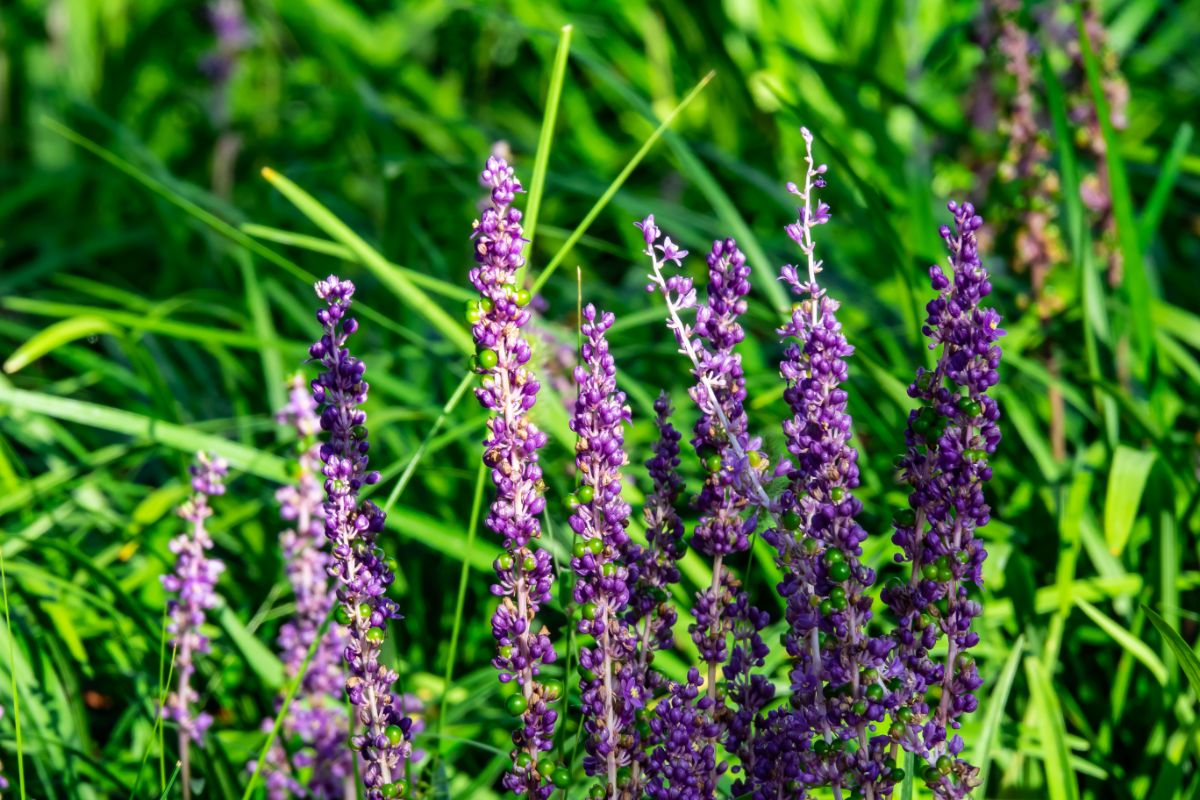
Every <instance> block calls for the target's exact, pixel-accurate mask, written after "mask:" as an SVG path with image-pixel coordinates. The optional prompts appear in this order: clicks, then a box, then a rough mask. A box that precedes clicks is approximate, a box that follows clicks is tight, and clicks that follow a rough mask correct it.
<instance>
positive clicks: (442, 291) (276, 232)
mask: <svg viewBox="0 0 1200 800" xmlns="http://www.w3.org/2000/svg"><path fill="white" fill-rule="evenodd" d="M238 228H239V230H241V231H242V233H244V234H246V235H247V236H253V237H255V238H256V239H265V240H266V241H269V242H275V243H277V244H286V245H290V246H292V247H299V248H300V249H301V250H308V251H309V252H312V253H320V254H322V255H327V256H333V257H334V258H340V259H342V260H344V261H355V260H356V258H355V256H354V251H353V250H351V249H350V248H349V247H347V246H346V245H344V244H338V243H337V242H331V241H330V240H328V239H322V238H321V237H320V236H309V235H307V234H303V233H293V232H292V231H285V230H282V229H280V228H272V227H270V226H269V225H256V224H255V223H253V222H245V223H242V224H241V225H239V226H238ZM388 263H390V264H391V265H392V268H393V269H395V270H397V271H399V272H401V273H403V274H404V276H405V277H407V278H408V279H409V280H410V281H412V282H413V283H415V284H417V285H418V286H420V287H422V288H425V289H428V290H429V291H430V292H432V293H433V294H439V295H441V296H442V297H446V298H448V299H450V300H454V301H456V302H460V303H465V302H467V301H468V300H473V299H477V298H478V295H475V294H473V293H472V292H471V291H470V290H469V289H467V288H466V287H464V286H459V285H458V284H456V283H450V282H449V281H443V280H441V279H439V278H435V277H433V276H432V275H426V274H425V273H424V272H418V271H417V270H415V269H409V268H408V267H404V266H401V265H399V264H397V263H395V262H388Z"/></svg>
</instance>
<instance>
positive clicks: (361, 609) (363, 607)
mask: <svg viewBox="0 0 1200 800" xmlns="http://www.w3.org/2000/svg"><path fill="white" fill-rule="evenodd" d="M373 610H374V609H372V608H371V604H370V603H360V604H359V606H358V615H359V616H360V617H362V618H363V619H370V618H371V612H372V611H373Z"/></svg>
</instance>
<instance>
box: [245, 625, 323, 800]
mask: <svg viewBox="0 0 1200 800" xmlns="http://www.w3.org/2000/svg"><path fill="white" fill-rule="evenodd" d="M333 611H334V609H332V608H331V609H329V613H328V614H326V615H325V621H324V622H322V623H321V627H320V628H319V629H318V630H317V635H316V636H314V637H313V641H312V644H311V645H309V647H308V652H307V653H305V654H304V661H302V662H300V669H298V670H297V671H296V675H295V677H293V678H292V680H291V683H290V684H289V686H288V688H287V691H286V692H285V693H284V695H283V701H282V702H281V703H280V704H279V710H278V711H277V712H276V713H275V722H274V724H273V725H271V731H270V733H268V734H267V740H266V741H265V742H263V746H262V749H261V750H259V751H258V760H257V761H256V762H255V763H254V772H252V773H251V774H250V780H248V781H247V782H246V791H245V793H244V794H243V795H242V800H250V797H251V796H252V795H253V794H254V787H255V784H257V783H258V776H259V774H260V773H261V772H262V768H263V764H265V763H266V761H267V753H268V752H270V750H271V745H272V744H274V743H275V739H276V738H277V737H278V736H279V729H280V728H282V727H283V720H284V718H285V717H286V716H287V712H288V709H289V708H291V705H292V700H293V699H294V698H295V697H296V692H297V691H298V690H299V689H300V684H301V683H303V682H304V673H306V672H308V663H309V662H310V661H312V657H313V655H314V654H316V652H317V648H318V647H320V646H321V642H322V641H324V639H325V632H326V631H328V630H329V623H330V621H332V620H333Z"/></svg>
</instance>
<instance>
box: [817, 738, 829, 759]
mask: <svg viewBox="0 0 1200 800" xmlns="http://www.w3.org/2000/svg"><path fill="white" fill-rule="evenodd" d="M813 752H814V753H816V754H817V755H819V756H820V755H824V754H825V753H828V752H829V743H828V742H826V741H825V740H824V739H817V740H816V741H815V742H813Z"/></svg>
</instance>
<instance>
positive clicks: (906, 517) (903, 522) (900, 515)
mask: <svg viewBox="0 0 1200 800" xmlns="http://www.w3.org/2000/svg"><path fill="white" fill-rule="evenodd" d="M894 520H895V523H896V525H897V526H898V527H901V528H911V527H912V526H913V525H916V524H917V514H916V512H915V511H913V510H912V509H911V508H902V509H900V510H899V511H897V512H896V516H895V518H894Z"/></svg>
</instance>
